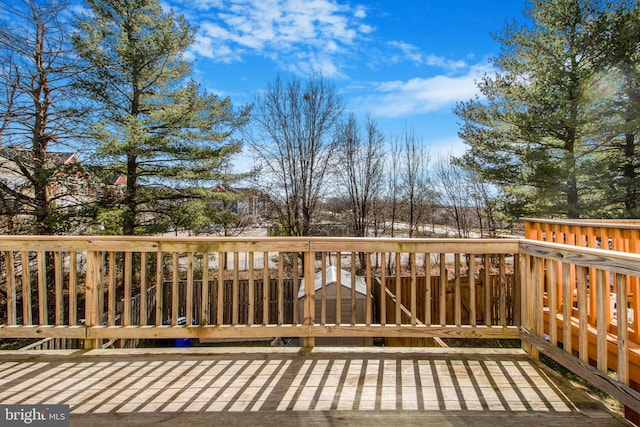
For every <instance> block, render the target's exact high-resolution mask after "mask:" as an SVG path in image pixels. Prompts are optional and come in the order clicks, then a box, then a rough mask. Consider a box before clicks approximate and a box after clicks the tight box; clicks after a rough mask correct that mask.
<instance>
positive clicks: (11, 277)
mask: <svg viewBox="0 0 640 427" xmlns="http://www.w3.org/2000/svg"><path fill="white" fill-rule="evenodd" d="M4 265H5V269H6V273H7V283H6V285H7V325H10V326H13V325H15V324H16V323H17V322H18V316H17V310H16V273H15V261H14V259H13V251H5V253H4Z"/></svg>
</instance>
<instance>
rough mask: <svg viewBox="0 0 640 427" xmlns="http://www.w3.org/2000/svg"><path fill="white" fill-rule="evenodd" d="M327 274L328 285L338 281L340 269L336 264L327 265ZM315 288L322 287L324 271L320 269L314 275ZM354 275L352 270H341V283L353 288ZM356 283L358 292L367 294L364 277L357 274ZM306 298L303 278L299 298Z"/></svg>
mask: <svg viewBox="0 0 640 427" xmlns="http://www.w3.org/2000/svg"><path fill="white" fill-rule="evenodd" d="M325 271H326V275H327V283H326V286H329V285H332V284H335V283H337V282H338V269H337V268H336V266H335V265H332V266H329V267H327V269H326V270H325ZM314 282H315V288H314V290H315V291H316V292H318V291H319V290H320V289H322V271H318V272H317V273H316V274H315V276H314ZM351 282H352V275H351V273H350V272H348V271H345V270H340V285H341V286H342V287H343V288H347V289H351ZM355 283H356V292H357V293H359V294H361V295H367V281H366V280H365V278H364V277H361V276H355ZM300 298H304V279H302V281H301V283H300V289H299V290H298V299H300Z"/></svg>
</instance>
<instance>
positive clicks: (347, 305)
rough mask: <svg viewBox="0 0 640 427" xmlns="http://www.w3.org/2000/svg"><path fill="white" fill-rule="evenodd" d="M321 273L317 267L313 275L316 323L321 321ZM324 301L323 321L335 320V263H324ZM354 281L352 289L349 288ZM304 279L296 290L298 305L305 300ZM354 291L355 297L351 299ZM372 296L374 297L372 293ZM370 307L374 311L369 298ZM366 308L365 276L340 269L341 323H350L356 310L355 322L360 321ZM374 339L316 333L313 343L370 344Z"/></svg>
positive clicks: (329, 322) (336, 279)
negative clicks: (324, 335) (324, 317)
mask: <svg viewBox="0 0 640 427" xmlns="http://www.w3.org/2000/svg"><path fill="white" fill-rule="evenodd" d="M322 276H323V274H322V271H319V272H317V273H316V274H315V276H314V290H315V313H316V315H315V323H320V322H321V320H322V319H321V317H320V313H321V312H322V284H323V277H322ZM325 280H326V285H325V304H326V324H335V323H336V301H337V299H338V292H337V291H338V287H337V283H338V269H337V268H336V267H335V266H330V267H327V269H326V270H325ZM354 284H355V293H354V292H352V289H353V286H354ZM304 285H305V283H304V279H303V280H302V281H301V283H300V288H299V290H298V300H299V302H300V305H301V306H302V304H303V303H304V302H303V301H304ZM354 294H355V300H354V299H352V297H353V295H354ZM372 298H373V297H372ZM371 306H372V310H374V311H375V308H374V306H375V304H374V301H373V300H372V302H371ZM366 310H367V282H366V280H365V279H364V277H360V276H352V274H351V273H350V272H348V271H345V270H340V323H341V324H351V323H352V320H353V319H352V313H353V312H355V322H356V323H360V324H363V323H365V321H366ZM298 312H299V313H300V317H299V321H300V322H301V323H302V322H303V321H304V314H303V310H299V311H298ZM372 344H373V339H372V338H370V337H336V338H332V337H326V338H325V337H322V338H321V337H318V338H316V345H325V346H326V345H357V346H362V345H372Z"/></svg>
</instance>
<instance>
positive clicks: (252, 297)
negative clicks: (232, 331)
mask: <svg viewBox="0 0 640 427" xmlns="http://www.w3.org/2000/svg"><path fill="white" fill-rule="evenodd" d="M253 263H254V253H253V252H249V284H248V286H249V307H248V310H249V313H248V314H249V316H248V319H247V323H248V324H249V325H253V324H254V323H255V317H254V314H255V313H254V312H255V309H256V304H255V299H256V289H255V286H256V285H255V281H254V278H253V274H254V273H253ZM297 297H298V294H297V292H294V298H297ZM294 320H295V321H296V322H297V321H298V319H297V318H296V319H294Z"/></svg>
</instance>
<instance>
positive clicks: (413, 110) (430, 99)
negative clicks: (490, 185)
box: [354, 65, 491, 118]
mask: <svg viewBox="0 0 640 427" xmlns="http://www.w3.org/2000/svg"><path fill="white" fill-rule="evenodd" d="M490 71H491V69H490V68H489V67H488V66H486V65H476V66H473V67H471V68H469V70H468V71H467V73H465V74H463V75H458V76H446V75H437V76H434V77H427V78H420V77H416V78H413V79H410V80H406V81H402V80H393V81H387V82H378V83H375V84H374V85H373V88H372V92H373V93H372V94H370V95H366V96H363V97H359V98H357V99H356V100H355V102H354V104H355V106H356V108H359V109H364V110H366V111H370V112H372V113H373V114H374V115H376V116H378V117H388V118H396V117H402V116H414V115H418V114H423V113H428V112H432V111H438V110H441V109H444V108H451V107H452V106H453V105H454V104H455V103H456V102H458V101H466V100H468V99H470V98H473V97H474V96H476V95H479V94H480V93H479V90H478V87H477V86H476V81H477V80H478V79H479V78H480V77H482V75H483V74H484V73H485V72H490Z"/></svg>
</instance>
